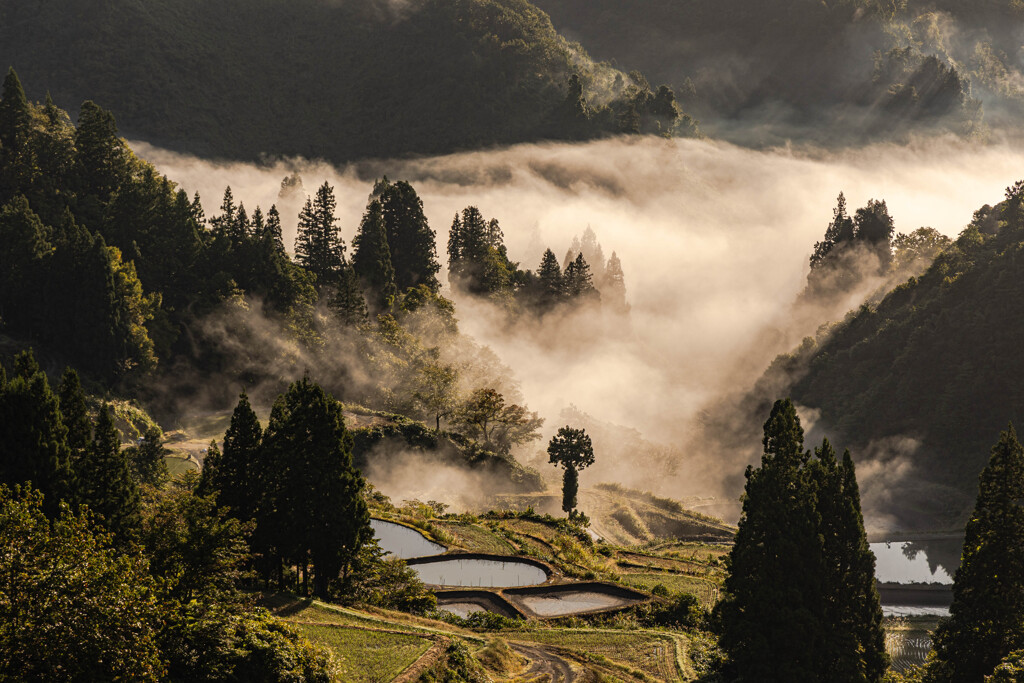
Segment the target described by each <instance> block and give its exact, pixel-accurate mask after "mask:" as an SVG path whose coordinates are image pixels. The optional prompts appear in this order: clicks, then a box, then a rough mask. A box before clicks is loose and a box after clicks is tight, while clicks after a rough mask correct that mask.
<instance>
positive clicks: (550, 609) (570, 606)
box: [515, 591, 636, 617]
mask: <svg viewBox="0 0 1024 683" xmlns="http://www.w3.org/2000/svg"><path fill="white" fill-rule="evenodd" d="M515 601H516V602H518V603H519V604H521V605H522V606H523V607H526V608H527V609H528V610H530V611H531V612H533V613H534V614H536V615H538V616H541V617H562V616H566V615H569V614H579V613H581V612H590V611H592V610H601V609H612V608H614V607H625V606H626V605H630V604H632V603H634V602H636V601H635V600H629V599H627V598H620V597H618V596H615V595H608V594H607V593H595V592H593V591H562V592H558V593H551V594H546V595H544V594H541V595H537V594H534V595H518V596H516V597H515Z"/></svg>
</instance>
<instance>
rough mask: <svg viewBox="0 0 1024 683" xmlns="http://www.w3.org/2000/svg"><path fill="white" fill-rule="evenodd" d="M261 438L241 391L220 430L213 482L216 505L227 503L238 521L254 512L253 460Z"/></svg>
mask: <svg viewBox="0 0 1024 683" xmlns="http://www.w3.org/2000/svg"><path fill="white" fill-rule="evenodd" d="M262 439H263V429H262V428H261V427H260V423H259V420H258V419H257V417H256V412H255V411H254V410H253V409H252V406H251V405H250V404H249V397H248V396H247V395H246V393H245V392H244V391H243V392H242V394H241V395H240V396H239V397H238V405H236V406H235V411H234V413H232V415H231V425H230V426H229V427H228V431H227V432H226V433H225V434H224V450H223V452H222V453H221V455H220V460H219V462H218V465H217V468H216V470H217V471H216V474H215V480H214V482H213V488H214V489H215V490H216V491H217V492H218V493H217V505H218V506H220V507H227V508H228V509H229V510H230V514H231V516H233V517H236V518H237V519H240V520H242V521H248V520H251V519H253V518H254V517H255V515H256V506H257V504H258V499H257V492H258V485H257V481H256V479H257V474H258V473H257V463H258V458H259V448H260V443H261V441H262Z"/></svg>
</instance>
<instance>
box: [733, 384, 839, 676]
mask: <svg viewBox="0 0 1024 683" xmlns="http://www.w3.org/2000/svg"><path fill="white" fill-rule="evenodd" d="M803 441H804V432H803V429H802V428H801V426H800V420H799V419H798V418H797V415H796V410H795V409H794V407H793V404H792V403H791V402H790V401H789V400H788V399H786V400H779V401H776V402H775V405H774V406H773V407H772V412H771V415H770V416H769V418H768V421H767V422H765V425H764V440H763V444H764V455H763V456H762V457H761V467H760V468H758V469H756V470H755V469H753V468H751V467H748V468H747V471H746V479H747V483H746V488H745V491H744V497H743V512H742V516H741V517H740V522H739V529H738V531H737V533H736V541H735V543H734V545H733V548H732V551H731V552H730V553H729V575H728V576H727V577H726V580H725V587H724V588H725V596H724V598H723V600H722V602H721V603H720V604H719V608H718V609H719V610H720V616H721V628H722V633H721V646H722V648H723V649H724V650H725V652H726V653H727V655H728V670H727V676H728V677H729V678H730V679H732V680H744V681H748V680H749V681H763V682H765V683H770V682H773V681H778V682H779V683H784V682H789V681H815V680H820V679H818V678H817V677H816V675H815V670H814V656H815V652H816V648H815V644H816V643H817V642H818V636H819V628H820V626H821V624H820V622H819V620H818V619H817V616H818V615H817V614H816V613H815V605H816V604H817V597H818V596H820V595H821V588H820V581H821V578H820V577H819V575H818V571H817V570H818V568H819V566H820V565H819V563H820V562H821V555H822V551H821V546H820V543H819V541H818V539H817V523H816V519H815V511H814V502H813V500H812V499H811V498H810V497H809V496H808V495H807V493H808V491H807V487H806V486H804V485H802V481H801V470H802V468H803V466H804V465H805V464H806V463H807V459H808V456H807V454H805V453H804V450H803Z"/></svg>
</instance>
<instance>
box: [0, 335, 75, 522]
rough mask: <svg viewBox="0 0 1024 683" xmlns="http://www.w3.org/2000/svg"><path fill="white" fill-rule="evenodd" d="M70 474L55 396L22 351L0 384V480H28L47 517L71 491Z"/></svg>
mask: <svg viewBox="0 0 1024 683" xmlns="http://www.w3.org/2000/svg"><path fill="white" fill-rule="evenodd" d="M71 478H72V477H71V471H70V464H69V452H68V446H67V429H66V428H65V426H64V422H63V419H62V417H61V412H60V403H59V400H58V398H57V396H56V394H54V393H53V391H52V390H51V389H50V384H49V382H48V381H47V379H46V375H45V374H44V373H43V372H42V370H40V369H39V365H38V364H37V363H36V361H35V358H34V357H33V355H32V352H31V351H25V352H22V353H21V354H19V355H18V357H17V359H16V360H15V369H14V373H13V374H12V376H11V377H10V378H9V379H5V380H4V381H2V382H0V484H7V485H8V486H15V485H18V484H25V483H27V482H31V483H32V486H33V487H34V488H36V489H39V490H40V491H42V492H43V495H44V496H45V504H46V510H47V512H48V513H49V514H51V515H52V514H54V513H55V512H56V511H57V507H58V505H57V504H58V501H60V500H61V499H65V498H67V497H68V496H69V495H70V490H69V489H70V486H71Z"/></svg>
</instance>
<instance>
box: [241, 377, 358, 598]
mask: <svg viewBox="0 0 1024 683" xmlns="http://www.w3.org/2000/svg"><path fill="white" fill-rule="evenodd" d="M351 449H352V436H351V434H349V432H348V430H347V429H346V428H345V423H344V419H343V417H342V409H341V404H339V403H338V402H337V401H336V400H334V398H332V397H331V396H330V395H328V394H327V393H326V392H324V390H323V389H322V388H321V387H320V386H319V385H317V384H315V383H314V382H311V381H310V380H309V378H308V377H306V378H303V379H302V380H300V381H298V382H295V383H294V384H292V385H291V387H289V389H288V391H287V393H286V394H284V395H283V396H282V397H280V398H279V400H278V401H276V402H275V404H274V409H273V411H272V412H271V416H270V422H269V424H268V425H267V430H266V433H265V435H264V439H263V444H262V447H261V450H262V451H264V453H263V454H261V455H262V458H261V459H262V460H263V462H264V465H263V467H264V468H265V469H264V470H263V471H264V472H268V471H269V472H271V474H270V475H268V481H267V482H265V484H264V491H265V495H266V498H265V500H264V502H263V507H264V513H265V514H264V515H261V523H262V525H263V527H264V532H263V534H264V536H265V537H266V538H268V539H269V540H270V543H271V544H272V545H273V547H275V548H276V551H277V552H278V553H279V555H280V556H281V557H282V558H283V559H286V560H289V561H291V562H293V563H294V564H297V565H299V566H303V567H304V566H306V565H308V563H309V562H310V561H312V563H313V566H314V572H315V575H314V592H315V593H316V595H317V596H320V597H325V596H326V595H327V590H328V587H329V585H330V583H331V582H332V581H333V580H334V579H336V578H337V577H338V574H339V572H341V571H342V570H344V569H346V568H347V567H348V566H349V565H350V564H351V562H352V561H353V560H354V558H355V556H356V554H357V553H358V552H359V549H360V548H361V547H362V546H363V544H364V543H365V542H366V541H367V540H369V539H370V538H371V537H372V535H373V534H372V530H371V529H370V524H369V520H370V517H369V512H368V510H367V507H366V502H365V501H364V500H363V498H362V490H363V487H364V486H365V482H364V480H363V478H362V475H361V474H360V473H359V470H357V469H356V468H355V466H354V464H353V462H352V450H351ZM266 468H270V469H266Z"/></svg>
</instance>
